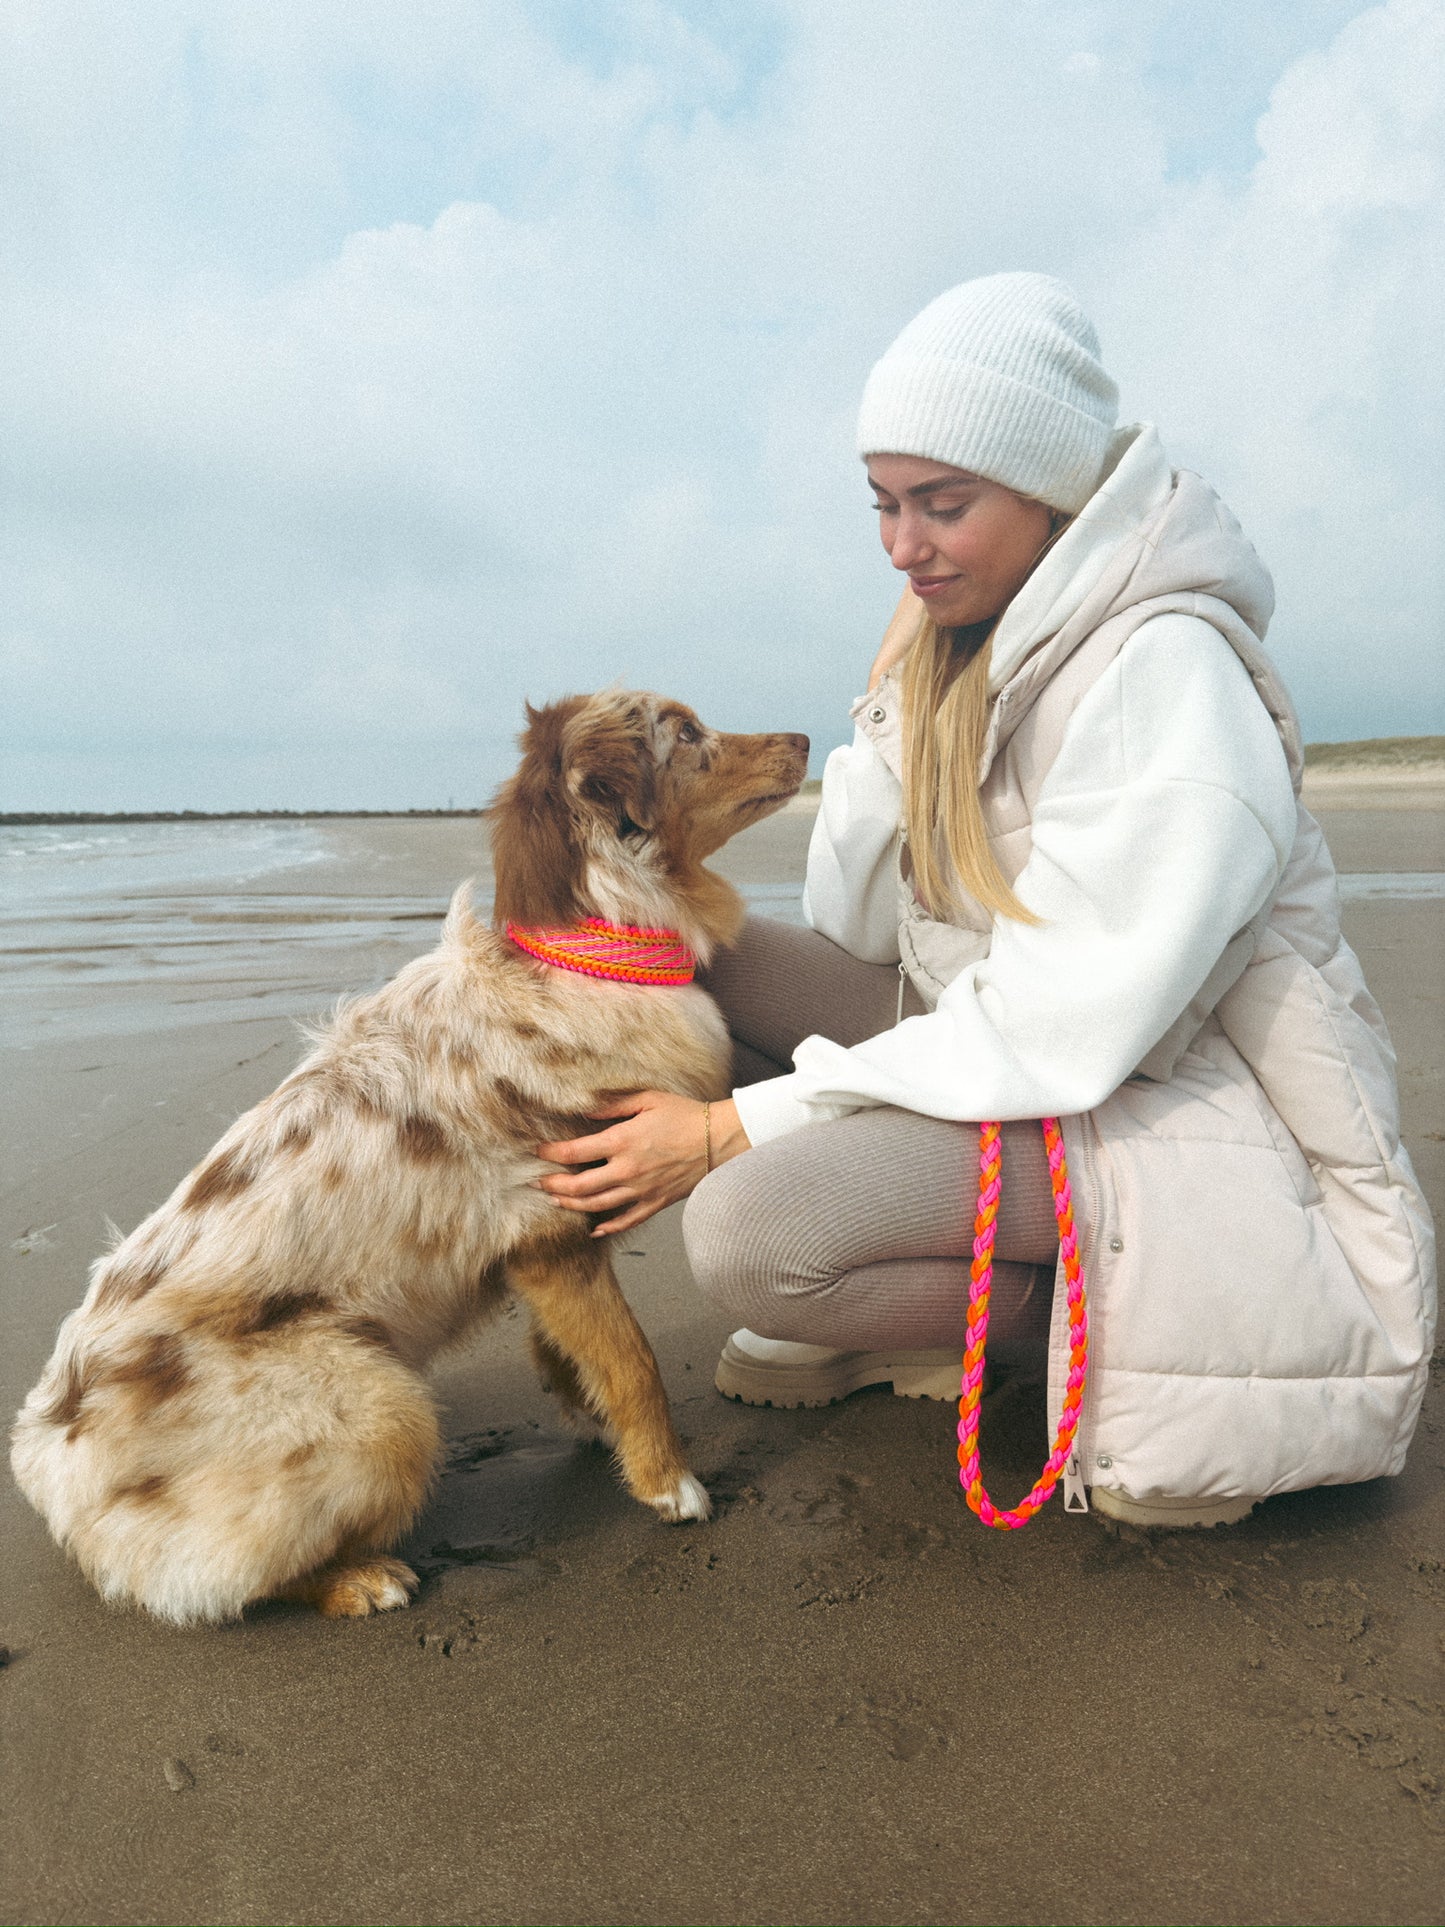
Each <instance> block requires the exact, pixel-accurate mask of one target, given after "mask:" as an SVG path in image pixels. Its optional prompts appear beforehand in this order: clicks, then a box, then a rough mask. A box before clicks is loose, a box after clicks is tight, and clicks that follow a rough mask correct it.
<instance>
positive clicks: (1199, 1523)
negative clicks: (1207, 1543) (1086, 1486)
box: [1089, 1485, 1259, 1531]
mask: <svg viewBox="0 0 1445 1927" xmlns="http://www.w3.org/2000/svg"><path fill="white" fill-rule="evenodd" d="M1258 1504H1259V1500H1258V1499H1131V1498H1129V1497H1128V1496H1127V1495H1126V1494H1124V1493H1122V1492H1114V1491H1111V1490H1110V1489H1109V1487H1107V1486H1102V1485H1096V1486H1092V1487H1090V1490H1089V1508H1090V1510H1091V1511H1093V1512H1097V1513H1100V1514H1101V1515H1102V1516H1103V1517H1104V1518H1106V1519H1117V1520H1118V1521H1119V1523H1120V1524H1121V1525H1127V1526H1172V1527H1176V1528H1178V1529H1179V1530H1181V1531H1183V1530H1188V1529H1189V1528H1191V1527H1195V1528H1197V1527H1208V1526H1237V1525H1238V1524H1239V1522H1240V1520H1241V1519H1247V1518H1248V1517H1249V1515H1250V1513H1251V1512H1253V1510H1254V1508H1255V1507H1256V1506H1257V1505H1258Z"/></svg>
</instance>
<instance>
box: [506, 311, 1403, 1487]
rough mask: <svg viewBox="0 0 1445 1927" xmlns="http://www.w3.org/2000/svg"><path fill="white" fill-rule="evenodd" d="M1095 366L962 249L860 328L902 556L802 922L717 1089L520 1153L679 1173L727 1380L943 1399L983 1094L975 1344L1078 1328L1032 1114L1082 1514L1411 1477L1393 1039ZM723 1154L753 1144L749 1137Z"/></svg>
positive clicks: (1226, 553)
mask: <svg viewBox="0 0 1445 1927" xmlns="http://www.w3.org/2000/svg"><path fill="white" fill-rule="evenodd" d="M1116 394H1117V391H1116V389H1115V386H1114V383H1113V382H1112V381H1111V380H1110V378H1109V377H1108V375H1107V374H1106V373H1105V372H1104V369H1103V367H1102V366H1101V364H1100V361H1099V346H1098V341H1097V339H1096V337H1095V334H1094V330H1093V328H1092V327H1091V326H1090V324H1089V322H1088V320H1087V318H1086V317H1085V315H1084V314H1083V313H1082V311H1081V309H1080V307H1079V305H1078V302H1077V300H1076V299H1075V297H1074V296H1073V295H1072V293H1071V292H1070V291H1069V290H1068V289H1067V288H1066V287H1064V286H1063V285H1062V284H1060V283H1059V282H1057V281H1054V280H1052V279H1051V278H1049V277H1047V276H1044V275H1036V274H1003V275H993V276H990V277H988V278H986V279H983V280H978V281H971V282H966V283H965V284H964V285H963V286H961V287H957V288H954V289H951V290H950V291H949V292H948V293H946V294H944V295H941V296H940V297H939V298H938V299H937V300H936V301H934V302H932V303H931V304H930V305H929V306H928V307H927V308H926V309H925V310H924V311H923V313H922V314H920V315H919V316H918V317H917V318H916V319H915V320H914V321H913V322H912V323H910V325H909V326H908V327H907V328H905V330H904V331H903V333H902V334H901V335H900V336H899V337H898V339H897V340H896V341H895V342H894V343H893V345H892V347H891V348H889V350H888V351H887V353H886V354H885V355H884V356H883V358H882V360H881V361H879V362H878V363H877V365H876V366H875V368H874V369H873V372H872V374H871V376H870V377H869V380H868V384H867V387H866V389H865V392H864V397H863V406H862V412H861V417H860V426H859V452H860V454H861V455H862V456H863V457H864V459H865V461H866V463H867V472H868V480H869V483H870V485H871V487H872V489H873V493H874V497H875V500H876V504H877V509H878V514H879V521H880V525H881V530H882V536H883V543H884V547H885V548H886V549H887V551H888V553H889V556H890V557H891V559H892V562H893V565H894V567H895V568H897V569H898V570H900V571H901V572H903V573H905V574H906V575H907V577H908V583H909V587H908V590H907V592H906V593H905V594H904V597H903V600H902V602H901V603H900V605H899V608H898V611H897V614H896V615H895V617H894V620H893V622H892V624H891V625H890V627H889V630H888V633H887V635H886V636H885V638H884V642H883V646H882V648H881V649H880V651H879V653H878V655H877V658H876V660H875V662H874V664H873V668H872V673H871V675H870V677H869V684H868V690H867V693H866V694H865V695H864V696H863V697H862V698H861V699H860V700H859V702H858V703H857V704H856V705H855V707H854V711H853V715H854V720H855V722H856V724H857V732H856V735H855V739H854V742H853V743H852V745H851V746H850V747H847V748H844V749H840V750H837V751H835V752H834V754H833V755H832V756H831V757H830V758H829V761H828V765H827V770H826V773H825V775H824V779H823V796H822V804H821V808H820V811H819V816H818V823H817V828H816V831H815V833H814V837H813V842H812V846H811V849H810V852H809V858H808V873H807V895H806V910H807V919H808V923H809V925H810V926H811V927H810V928H808V929H793V928H789V927H786V926H783V925H780V924H775V923H769V922H767V921H765V920H763V919H752V920H751V921H750V922H749V924H748V926H747V928H746V930H745V932H744V935H743V939H742V941H741V943H740V944H739V946H738V947H737V949H736V950H734V951H733V952H731V953H729V954H728V955H727V956H726V957H724V958H723V959H721V960H720V961H719V962H718V963H717V964H716V965H715V966H714V968H713V970H712V972H711V975H710V978H709V987H710V988H711V989H712V991H713V992H714V994H715V995H716V996H717V997H718V999H719V1000H720V1002H721V1004H722V1006H723V1009H724V1011H725V1012H726V1013H727V1016H728V1019H729V1023H730V1026H731V1028H732V1032H733V1035H734V1039H735V1044H736V1064H737V1069H736V1077H737V1089H736V1090H735V1092H734V1094H733V1097H732V1098H731V1099H730V1100H729V1101H728V1102H726V1103H723V1104H714V1105H713V1106H712V1107H711V1119H710V1137H711V1157H712V1162H713V1165H714V1167H715V1168H714V1170H713V1172H712V1174H711V1175H710V1176H708V1177H706V1178H705V1179H704V1181H702V1182H701V1183H699V1182H698V1180H699V1178H700V1176H701V1174H702V1171H703V1167H704V1157H705V1129H704V1119H703V1117H702V1115H701V1110H700V1107H699V1106H698V1105H696V1104H695V1103H692V1102H690V1101H689V1100H685V1099H681V1098H676V1097H670V1096H665V1095H662V1094H658V1093H647V1094H645V1095H644V1096H643V1097H641V1098H638V1099H633V1100H630V1101H629V1102H628V1103H627V1105H625V1106H619V1107H618V1110H617V1112H616V1113H614V1115H615V1116H616V1117H617V1118H618V1121H617V1122H615V1123H613V1124H612V1125H611V1126H610V1128H609V1129H607V1130H604V1131H603V1132H602V1133H601V1134H600V1135H598V1136H593V1137H588V1138H585V1139H581V1140H578V1141H576V1142H573V1143H569V1144H557V1145H547V1146H543V1147H542V1149H543V1152H544V1154H545V1155H547V1156H549V1157H552V1158H554V1159H556V1160H557V1161H558V1162H561V1163H581V1162H583V1161H584V1160H585V1161H591V1160H595V1159H598V1158H601V1159H602V1160H603V1161H602V1162H601V1163H600V1164H597V1165H596V1166H595V1167H594V1168H591V1169H588V1170H586V1171H581V1172H569V1173H559V1174H557V1175H556V1176H553V1177H550V1178H548V1179H547V1180H546V1181H545V1182H546V1186H547V1188H548V1189H549V1190H551V1191H552V1193H553V1194H554V1196H555V1197H556V1199H557V1201H558V1203H559V1204H560V1205H562V1206H564V1207H566V1208H569V1209H573V1210H586V1211H592V1212H596V1213H600V1214H602V1215H601V1219H600V1223H599V1231H600V1232H601V1233H603V1234H606V1233H609V1232H613V1231H618V1230H624V1229H626V1228H628V1227H629V1226H631V1225H634V1224H636V1223H639V1222H640V1221H641V1220H642V1219H643V1218H645V1217H648V1216H650V1215H651V1213H652V1212H653V1211H655V1210H657V1209H659V1208H660V1207H661V1206H662V1205H664V1204H667V1203H670V1202H672V1201H673V1200H674V1199H676V1198H679V1197H682V1196H685V1195H687V1194H688V1193H689V1192H691V1193H693V1195H692V1198H691V1202H690V1203H689V1206H688V1209H687V1213H686V1216H685V1220H684V1225H685V1231H686V1236H687V1244H688V1251H689V1255H690V1258H691V1261H692V1265H693V1269H694V1272H695V1275H696V1277H697V1281H698V1283H699V1285H700V1287H701V1288H702V1290H703V1291H704V1292H705V1293H706V1294H707V1295H708V1296H709V1297H710V1298H711V1299H713V1300H714V1301H715V1302H716V1303H718V1304H719V1305H721V1306H723V1307H725V1308H726V1309H727V1310H728V1311H729V1312H730V1313H731V1314H732V1315H733V1316H734V1317H736V1318H737V1319H739V1320H740V1321H741V1323H742V1327H743V1328H742V1329H740V1330H738V1331H737V1332H735V1333H734V1335H733V1337H732V1338H731V1339H730V1340H729V1341H728V1344H727V1346H726V1347H725V1348H724V1352H723V1356H722V1359H721V1361H720V1363H719V1367H718V1384H719V1387H720V1389H722V1390H723V1391H725V1392H727V1393H728V1394H729V1395H731V1396H733V1397H737V1398H742V1399H745V1400H748V1401H751V1402H755V1403H763V1402H769V1403H772V1404H774V1405H782V1406H790V1405H808V1404H819V1403H824V1402H827V1401H829V1400H832V1399H835V1398H839V1397H842V1396H844V1395H846V1394H847V1393H848V1392H850V1391H852V1390H854V1389H856V1388H857V1387H858V1386H860V1385H866V1384H876V1383H889V1384H891V1385H892V1386H893V1389H894V1390H895V1391H896V1392H902V1393H908V1394H914V1395H924V1396H932V1397H939V1398H944V1397H950V1396H954V1395H956V1393H957V1386H958V1355H959V1350H960V1346H961V1340H962V1334H963V1327H964V1316H965V1306H966V1300H967V1287H968V1259H969V1255H970V1245H971V1239H972V1217H973V1208H974V1198H975V1192H976V1183H977V1178H976V1170H977V1129H976V1127H977V1123H978V1121H979V1120H981V1119H984V1118H1001V1119H1003V1120H1004V1121H1005V1122H1004V1133H1003V1135H1004V1181H1003V1203H1002V1210H1001V1215H1000V1220H999V1229H998V1240H997V1263H996V1269H995V1283H994V1296H993V1323H992V1332H991V1355H992V1356H993V1357H995V1358H1001V1357H1002V1358H1006V1357H1009V1356H1012V1357H1013V1358H1015V1359H1022V1360H1025V1361H1027V1360H1030V1359H1032V1360H1034V1361H1037V1362H1039V1363H1042V1362H1043V1361H1044V1359H1045V1358H1047V1360H1048V1364H1049V1370H1050V1377H1051V1379H1052V1381H1053V1394H1054V1396H1053V1399H1052V1401H1051V1403H1052V1405H1053V1407H1054V1408H1055V1409H1057V1404H1058V1397H1059V1391H1060V1381H1061V1374H1062V1361H1063V1359H1064V1356H1065V1354H1066V1344H1065V1337H1066V1321H1065V1319H1064V1305H1063V1294H1062V1292H1056V1291H1055V1289H1054V1278H1055V1255H1056V1243H1055V1234H1054V1224H1053V1213H1052V1207H1051V1201H1050V1189H1049V1183H1048V1175H1047V1168H1046V1165H1045V1162H1044V1157H1043V1150H1042V1138H1041V1133H1040V1131H1039V1128H1038V1125H1037V1122H1036V1121H1034V1120H1037V1119H1038V1118H1040V1117H1042V1116H1051V1115H1058V1116H1060V1117H1061V1119H1062V1122H1063V1130H1064V1138H1065V1143H1066V1147H1067V1150H1068V1155H1069V1160H1070V1167H1071V1173H1072V1178H1073V1187H1074V1195H1075V1200H1076V1211H1077V1213H1078V1216H1079V1219H1080V1222H1081V1225H1082V1227H1083V1251H1084V1259H1085V1266H1086V1273H1087V1278H1088V1285H1089V1292H1090V1301H1091V1329H1092V1335H1093V1336H1092V1350H1093V1370H1092V1376H1091V1381H1090V1390H1089V1395H1088V1399H1087V1402H1086V1406H1085V1412H1084V1418H1083V1424H1082V1428H1081V1432H1080V1448H1081V1460H1082V1464H1083V1468H1084V1477H1085V1480H1086V1482H1087V1483H1088V1484H1089V1486H1091V1487H1092V1503H1093V1506H1094V1509H1095V1510H1098V1511H1102V1512H1105V1513H1107V1514H1109V1515H1111V1516H1114V1517H1118V1518H1124V1519H1127V1520H1131V1521H1134V1522H1136V1523H1143V1524H1173V1525H1205V1524H1217V1523H1223V1522H1228V1521H1232V1520H1236V1519H1239V1518H1242V1517H1243V1516H1244V1515H1245V1514H1246V1513H1248V1512H1249V1510H1250V1509H1251V1507H1252V1506H1253V1505H1255V1504H1256V1503H1257V1502H1258V1501H1259V1500H1260V1499H1261V1498H1263V1497H1266V1496H1267V1495H1269V1494H1270V1493H1274V1492H1280V1491H1288V1490H1294V1489H1299V1488H1301V1487H1307V1486H1312V1485H1318V1484H1328V1483H1341V1482H1346V1481H1351V1480H1360V1479H1368V1478H1374V1477H1376V1476H1378V1475H1380V1474H1385V1473H1394V1472H1398V1471H1399V1470H1400V1468H1401V1465H1402V1464H1403V1461H1404V1455H1405V1450H1406V1446H1407V1445H1408V1442H1409V1439H1410V1436H1411V1433H1412V1431H1413V1428H1414V1425H1415V1421H1416V1418H1417V1416H1418V1412H1419V1406H1420V1400H1421V1396H1422V1393H1423V1390H1424V1384H1425V1376H1426V1372H1427V1369H1428V1361H1429V1356H1430V1344H1431V1338H1432V1333H1433V1323H1434V1307H1435V1296H1434V1294H1435V1284H1434V1261H1433V1237H1432V1230H1431V1225H1430V1220H1429V1216H1428V1213H1427V1211H1426V1208H1425V1206H1424V1204H1423V1202H1422V1200H1421V1197H1420V1194H1419V1190H1418V1188H1417V1186H1416V1183H1415V1178H1414V1174H1413V1171H1412V1169H1411V1166H1410V1161H1409V1158H1408V1156H1407V1155H1406V1153H1405V1151H1404V1150H1403V1148H1402V1147H1401V1144H1400V1140H1399V1122H1398V1103H1397V1095H1396V1086H1395V1074H1394V1057H1393V1053H1392V1051H1391V1048H1390V1044H1389V1039H1388V1037H1387V1035H1386V1032H1385V1027H1384V1024H1383V1022H1382V1020H1381V1017H1380V1014H1379V1011H1378V1009H1377V1008H1376V1006H1375V1004H1374V1002H1373V1000H1372V999H1371V997H1370V995H1369V992H1368V990H1367V989H1366V987H1365V984H1364V980H1363V978H1362V976H1361V974H1360V969H1359V965H1358V963H1357V961H1356V959H1355V957H1354V955H1353V953H1352V952H1351V951H1350V949H1349V947H1348V946H1347V945H1346V944H1345V943H1344V941H1343V939H1342V938H1341V935H1340V928H1339V917H1338V905H1337V896H1336V891H1335V885H1334V873H1333V869H1332V866H1331V863H1330V858H1329V854H1328V851H1327V849H1326V847H1325V844H1324V840H1323V838H1322V836H1321V834H1320V831H1319V829H1318V826H1317V825H1316V824H1315V823H1314V821H1313V819H1312V818H1311V817H1310V816H1309V814H1308V812H1307V811H1305V810H1304V809H1303V808H1302V806H1301V805H1300V803H1299V801H1298V789H1299V778H1300V773H1301V757H1300V742H1299V731H1298V726H1297V724H1296V721H1295V717H1294V712H1293V709H1292V706H1291V704H1290V700H1289V697H1288V695H1287V694H1286V692H1285V690H1284V688H1283V686H1282V684H1281V682H1280V680H1279V677H1278V674H1277V672H1276V671H1275V669H1274V667H1273V665H1272V664H1271V662H1270V660H1269V658H1268V657H1267V656H1266V655H1265V653H1264V650H1263V648H1262V647H1261V638H1262V637H1263V635H1264V632H1265V628H1266V625H1267V622H1268V619H1269V615H1270V612H1271V608H1272V605H1273V591H1272V588H1271V584H1270V579H1269V576H1268V573H1267V572H1266V570H1265V568H1264V566H1263V565H1262V563H1261V562H1260V561H1259V558H1258V557H1257V556H1256V555H1255V553H1254V550H1253V549H1252V548H1251V547H1250V545H1249V543H1248V542H1247V541H1246V540H1245V538H1244V536H1243V535H1242V534H1241V532H1240V529H1239V527H1238V524H1237V523H1236V522H1235V520H1234V518H1233V517H1232V516H1231V515H1230V513H1229V511H1228V510H1227V509H1226V508H1225V507H1224V505H1223V503H1222V502H1220V500H1219V498H1218V497H1217V496H1216V495H1215V494H1214V493H1213V491H1212V490H1211V489H1210V488H1209V487H1208V486H1207V485H1206V484H1205V483H1204V482H1202V481H1201V480H1200V479H1199V478H1198V477H1197V476H1195V475H1192V474H1190V473H1188V472H1187V471H1176V470H1174V469H1173V468H1171V466H1170V463H1169V460H1168V458H1167V455H1166V453H1165V451H1164V449H1163V447H1162V446H1161V443H1160V440H1159V437H1158V435H1157V434H1156V432H1155V430H1154V429H1153V428H1152V427H1149V426H1147V425H1133V426H1127V427H1122V428H1116V426H1115V410H1116ZM743 1152H746V1153H747V1155H746V1156H743V1155H741V1154H742V1153H743Z"/></svg>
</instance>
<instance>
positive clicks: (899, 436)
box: [858, 274, 1119, 515]
mask: <svg viewBox="0 0 1445 1927" xmlns="http://www.w3.org/2000/svg"><path fill="white" fill-rule="evenodd" d="M1118 405H1119V390H1118V388H1117V387H1116V386H1115V384H1114V382H1113V381H1111V380H1110V378H1109V376H1108V375H1106V374H1105V373H1104V370H1103V368H1102V367H1101V366H1100V364H1099V337H1098V336H1097V335H1096V334H1095V333H1094V330H1093V326H1092V324H1091V323H1090V321H1089V318H1088V316H1087V315H1086V314H1085V313H1084V311H1083V309H1082V308H1081V307H1080V306H1079V302H1078V298H1077V296H1076V295H1075V294H1074V292H1073V290H1072V289H1071V288H1067V287H1065V285H1064V283H1063V282H1062V281H1055V280H1054V278H1053V276H1052V275H1048V274H989V275H984V276H983V277H982V278H981V279H980V280H977V281H965V282H963V283H962V284H961V285H960V286H959V287H956V288H950V289H949V290H948V292H947V294H941V295H939V297H938V299H937V300H936V301H930V302H929V304H928V306H927V307H926V308H925V309H924V310H923V312H922V314H920V315H918V316H916V317H915V318H914V319H913V320H912V321H910V322H909V324H908V326H907V327H906V328H905V329H904V330H903V332H902V334H901V335H899V337H898V339H897V340H896V341H895V342H894V343H893V346H892V347H891V348H890V349H889V350H888V352H887V353H886V354H885V355H884V357H883V359H882V360H881V361H880V362H877V363H876V364H875V365H874V368H873V372H872V373H871V374H870V375H869V377H868V381H867V385H866V386H865V387H864V390H863V406H862V408H861V410H860V411H859V416H858V453H859V454H860V455H865V456H866V455H882V454H889V455H921V456H924V457H925V458H926V459H927V460H929V461H934V462H947V463H948V464H949V465H950V466H951V467H953V468H966V469H968V470H969V471H970V472H971V473H972V474H974V475H982V476H983V477H984V478H985V479H986V480H987V481H990V482H1001V483H1002V484H1003V486H1004V487H1005V488H1011V489H1014V490H1015V491H1016V492H1017V493H1018V494H1020V495H1027V496H1028V497H1029V498H1030V499H1031V500H1033V501H1036V502H1046V503H1047V504H1048V505H1049V507H1050V508H1056V509H1062V510H1063V511H1064V512H1065V513H1066V514H1068V515H1073V514H1076V513H1077V511H1078V510H1079V509H1081V508H1082V507H1083V506H1084V504H1085V502H1087V501H1088V499H1089V497H1090V496H1091V495H1092V494H1093V493H1094V490H1095V489H1096V488H1097V487H1098V484H1099V477H1100V475H1101V473H1102V471H1103V466H1104V456H1105V453H1106V452H1107V450H1108V447H1109V442H1110V439H1111V436H1112V434H1113V429H1114V421H1115V417H1116V415H1117V412H1118Z"/></svg>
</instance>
